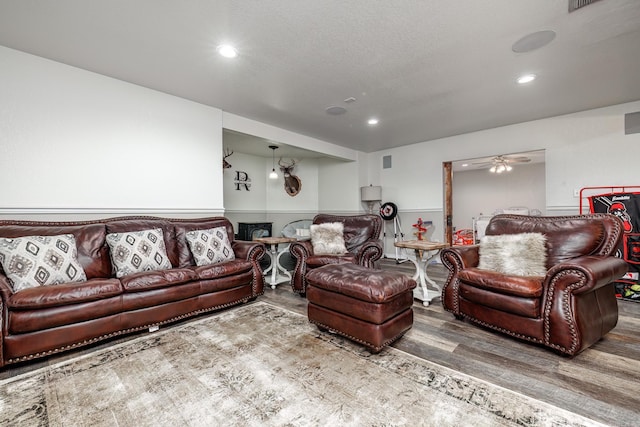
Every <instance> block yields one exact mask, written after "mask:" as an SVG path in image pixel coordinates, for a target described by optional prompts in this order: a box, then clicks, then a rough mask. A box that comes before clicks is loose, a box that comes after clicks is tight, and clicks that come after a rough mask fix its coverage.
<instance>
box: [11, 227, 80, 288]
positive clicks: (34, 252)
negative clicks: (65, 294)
mask: <svg viewBox="0 0 640 427" xmlns="http://www.w3.org/2000/svg"><path fill="white" fill-rule="evenodd" d="M77 253H78V251H77V249H76V240H75V238H74V236H73V234H61V235H58V236H24V237H17V238H2V239H0V264H1V265H2V268H3V269H4V272H5V274H6V276H7V277H8V278H9V280H10V282H11V285H12V288H13V291H14V292H19V291H21V290H24V289H29V288H33V287H37V286H47V285H57V284H60V283H68V282H82V281H85V280H87V276H86V274H85V272H84V270H83V268H82V266H81V265H80V264H79V263H78V259H77Z"/></svg>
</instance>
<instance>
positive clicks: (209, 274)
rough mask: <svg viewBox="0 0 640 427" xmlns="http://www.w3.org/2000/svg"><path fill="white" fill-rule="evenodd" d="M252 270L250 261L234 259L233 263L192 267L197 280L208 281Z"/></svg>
mask: <svg viewBox="0 0 640 427" xmlns="http://www.w3.org/2000/svg"><path fill="white" fill-rule="evenodd" d="M252 268H253V266H252V264H251V262H250V261H245V260H240V259H234V260H233V261H228V262H223V263H220V264H211V265H203V266H200V267H194V271H195V273H196V275H197V276H198V278H199V279H201V280H208V279H217V278H221V277H226V276H231V275H237V274H240V273H243V272H247V271H251V269H252Z"/></svg>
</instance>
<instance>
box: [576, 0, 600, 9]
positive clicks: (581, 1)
mask: <svg viewBox="0 0 640 427" xmlns="http://www.w3.org/2000/svg"><path fill="white" fill-rule="evenodd" d="M597 1H600V0H569V12H573V11H574V10H578V9H581V8H583V7H585V6H589V5H590V4H591V3H595V2H597Z"/></svg>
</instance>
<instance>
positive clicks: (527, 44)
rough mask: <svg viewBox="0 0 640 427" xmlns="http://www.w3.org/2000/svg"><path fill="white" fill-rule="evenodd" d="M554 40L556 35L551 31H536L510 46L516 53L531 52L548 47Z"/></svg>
mask: <svg viewBox="0 0 640 427" xmlns="http://www.w3.org/2000/svg"><path fill="white" fill-rule="evenodd" d="M555 38H556V33H555V32H554V31H551V30H544V31H538V32H535V33H531V34H528V35H526V36H524V37H523V38H521V39H520V40H518V41H517V42H515V43H514V44H513V46H511V50H513V51H514V52H516V53H525V52H531V51H532V50H536V49H540V48H541V47H543V46H546V45H548V44H549V43H551V42H552V41H553V39H555Z"/></svg>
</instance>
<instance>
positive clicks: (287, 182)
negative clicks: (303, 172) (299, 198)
mask: <svg viewBox="0 0 640 427" xmlns="http://www.w3.org/2000/svg"><path fill="white" fill-rule="evenodd" d="M296 163H298V161H296V160H295V159H291V163H290V164H283V162H282V157H281V158H280V160H278V165H279V166H280V170H281V171H282V174H283V175H284V191H286V192H287V194H288V195H290V196H291V197H293V196H295V195H297V194H298V193H299V192H300V189H301V188H302V181H300V178H298V177H297V176H295V175H294V174H293V168H294V167H295V165H296Z"/></svg>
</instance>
